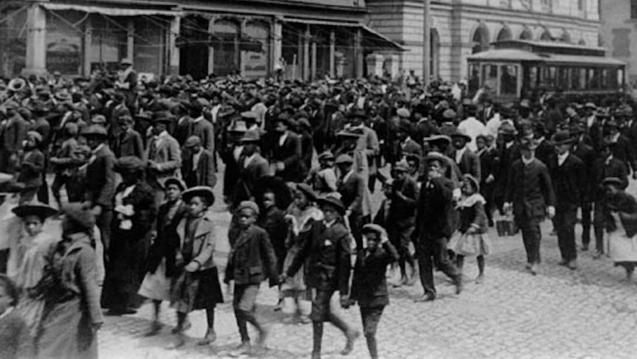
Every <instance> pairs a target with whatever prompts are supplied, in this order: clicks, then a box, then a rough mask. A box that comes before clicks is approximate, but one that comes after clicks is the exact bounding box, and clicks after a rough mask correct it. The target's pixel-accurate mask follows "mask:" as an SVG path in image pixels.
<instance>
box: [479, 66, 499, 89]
mask: <svg viewBox="0 0 637 359" xmlns="http://www.w3.org/2000/svg"><path fill="white" fill-rule="evenodd" d="M482 81H483V86H484V87H488V88H490V89H492V90H496V89H497V88H498V66H497V65H484V66H482Z"/></svg>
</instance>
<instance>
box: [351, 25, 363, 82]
mask: <svg viewBox="0 0 637 359" xmlns="http://www.w3.org/2000/svg"><path fill="white" fill-rule="evenodd" d="M364 60H365V59H363V32H362V30H361V28H360V27H359V28H357V29H356V34H355V35H354V61H355V62H354V67H355V69H354V71H355V73H356V78H361V77H363V61H364Z"/></svg>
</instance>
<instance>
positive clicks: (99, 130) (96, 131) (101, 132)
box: [81, 125, 108, 138]
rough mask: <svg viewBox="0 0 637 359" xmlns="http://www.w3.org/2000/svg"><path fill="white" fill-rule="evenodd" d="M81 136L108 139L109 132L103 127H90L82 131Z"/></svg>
mask: <svg viewBox="0 0 637 359" xmlns="http://www.w3.org/2000/svg"><path fill="white" fill-rule="evenodd" d="M81 135H82V136H84V137H88V136H93V137H101V138H106V137H108V132H106V129H105V128H104V126H102V125H90V126H87V127H85V128H84V129H82V133H81Z"/></svg>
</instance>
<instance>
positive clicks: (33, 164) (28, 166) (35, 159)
mask: <svg viewBox="0 0 637 359" xmlns="http://www.w3.org/2000/svg"><path fill="white" fill-rule="evenodd" d="M44 162H45V159H44V154H43V153H42V151H40V150H38V149H33V150H31V151H29V152H26V153H25V154H24V158H23V159H22V163H21V164H20V173H18V178H17V179H16V181H17V182H19V183H21V184H24V186H25V187H26V188H38V187H40V186H41V185H42V183H43V180H42V178H43V176H42V175H43V173H44Z"/></svg>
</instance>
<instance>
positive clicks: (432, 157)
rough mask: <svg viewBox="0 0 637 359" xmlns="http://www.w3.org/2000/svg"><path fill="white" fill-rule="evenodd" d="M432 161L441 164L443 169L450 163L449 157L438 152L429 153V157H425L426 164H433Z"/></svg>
mask: <svg viewBox="0 0 637 359" xmlns="http://www.w3.org/2000/svg"><path fill="white" fill-rule="evenodd" d="M432 161H438V162H440V164H441V165H442V166H443V167H447V165H448V163H449V160H448V157H446V156H445V155H443V154H442V153H440V152H436V151H431V152H429V153H427V156H425V163H429V162H432Z"/></svg>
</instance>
